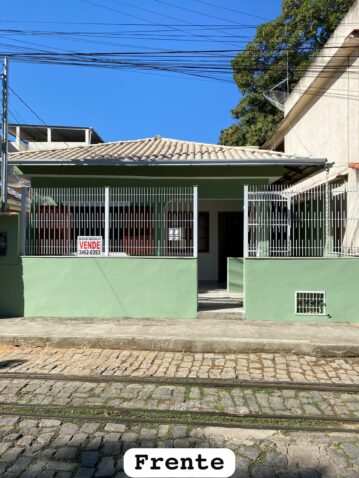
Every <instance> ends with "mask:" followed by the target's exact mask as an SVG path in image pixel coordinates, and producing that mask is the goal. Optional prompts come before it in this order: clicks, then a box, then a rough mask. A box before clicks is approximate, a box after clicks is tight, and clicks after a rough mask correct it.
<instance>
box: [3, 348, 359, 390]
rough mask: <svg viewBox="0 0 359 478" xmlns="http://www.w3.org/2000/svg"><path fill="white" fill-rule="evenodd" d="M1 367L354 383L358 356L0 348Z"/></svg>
mask: <svg viewBox="0 0 359 478" xmlns="http://www.w3.org/2000/svg"><path fill="white" fill-rule="evenodd" d="M0 371H3V372H5V371H12V372H28V373H58V374H73V375H89V374H101V375H121V376H138V377H145V376H147V377H183V378H185V377H189V378H212V379H215V378H223V379H234V378H237V379H242V380H279V381H288V380H290V381H296V382H329V383H358V384H359V359H358V358H318V357H310V356H304V355H294V354H266V353H257V354H230V355H225V354H214V353H179V352H146V351H129V350H123V351H118V350H101V349H55V348H39V347H37V348H29V347H12V346H10V347H8V346H3V347H1V348H0Z"/></svg>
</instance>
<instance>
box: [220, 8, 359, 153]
mask: <svg viewBox="0 0 359 478" xmlns="http://www.w3.org/2000/svg"><path fill="white" fill-rule="evenodd" d="M352 4H353V0H283V3H282V11H281V14H280V16H279V17H278V18H277V19H275V20H273V21H271V22H268V23H265V24H263V25H260V26H259V27H258V28H257V31H256V35H255V37H254V39H253V41H252V42H250V43H249V44H248V45H247V46H246V48H245V50H244V51H243V52H241V53H239V54H238V55H237V56H236V57H235V59H234V60H233V61H232V67H233V75H234V80H235V82H236V84H237V86H238V88H239V90H240V92H241V93H242V95H243V97H242V99H241V100H240V102H239V103H238V105H237V106H236V107H235V108H234V109H233V110H232V114H233V117H234V118H235V119H237V120H238V122H237V123H236V124H232V125H231V126H230V127H229V128H227V129H225V130H223V131H222V132H221V136H220V140H219V142H220V143H221V144H225V145H236V146H243V145H262V144H263V143H264V142H265V141H266V139H267V138H268V137H269V136H270V135H271V134H272V133H273V132H274V130H275V128H276V126H277V125H278V123H279V122H280V121H281V119H282V117H283V115H282V113H281V112H280V111H279V110H278V109H277V108H275V107H274V106H272V105H271V104H270V103H269V102H268V101H267V100H266V99H265V98H264V96H263V92H264V91H266V90H269V89H270V88H272V87H273V86H275V85H276V84H277V83H279V82H280V81H282V80H284V79H285V78H286V76H287V57H288V64H289V86H290V87H293V86H294V85H295V83H297V81H298V80H299V78H300V77H301V76H302V75H303V73H304V72H305V70H306V69H307V67H308V65H309V63H310V61H311V58H312V57H313V56H314V55H315V53H317V52H318V50H319V49H320V48H321V47H322V46H323V45H324V43H325V42H326V41H327V40H328V38H329V37H330V35H331V34H332V33H333V31H334V30H335V28H336V27H337V25H338V24H339V22H340V21H341V20H342V18H343V17H344V15H345V14H346V13H347V11H348V10H349V8H350V7H351V5H352Z"/></svg>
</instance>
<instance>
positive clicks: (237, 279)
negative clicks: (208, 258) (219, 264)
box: [227, 257, 244, 294]
mask: <svg viewBox="0 0 359 478" xmlns="http://www.w3.org/2000/svg"><path fill="white" fill-rule="evenodd" d="M243 260H244V259H243V258H241V257H228V262H227V264H228V265H227V267H228V269H227V270H228V273H227V289H228V292H229V293H230V294H241V293H243V279H244V277H243Z"/></svg>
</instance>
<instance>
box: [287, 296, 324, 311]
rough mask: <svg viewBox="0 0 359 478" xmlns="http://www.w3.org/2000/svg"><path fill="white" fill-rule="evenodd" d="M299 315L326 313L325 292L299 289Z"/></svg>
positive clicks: (296, 298) (297, 302)
mask: <svg viewBox="0 0 359 478" xmlns="http://www.w3.org/2000/svg"><path fill="white" fill-rule="evenodd" d="M295 313H296V314H297V315H326V303H325V292H314V291H297V292H296V293H295Z"/></svg>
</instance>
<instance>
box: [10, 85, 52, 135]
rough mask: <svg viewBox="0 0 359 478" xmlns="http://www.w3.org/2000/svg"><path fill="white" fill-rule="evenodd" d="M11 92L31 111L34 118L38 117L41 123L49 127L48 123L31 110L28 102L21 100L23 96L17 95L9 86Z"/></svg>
mask: <svg viewBox="0 0 359 478" xmlns="http://www.w3.org/2000/svg"><path fill="white" fill-rule="evenodd" d="M9 90H10V91H11V92H12V93H13V94H14V95H15V96H16V98H18V99H19V100H20V101H21V103H23V104H24V105H25V106H26V108H27V109H28V110H29V111H31V113H32V114H33V115H34V116H36V118H37V119H38V120H40V121H41V123H42V124H43V125H45V126H47V124H46V122H45V121H44V120H43V119H42V118H41V117H40V116H39V115H38V114H37V113H36V112H35V111H34V110H33V109H32V108H31V106H30V105H28V104H27V103H26V101H25V100H24V99H22V98H21V96H19V95H18V94H17V93H16V91H14V90H13V88H11V87H10V86H9Z"/></svg>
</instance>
